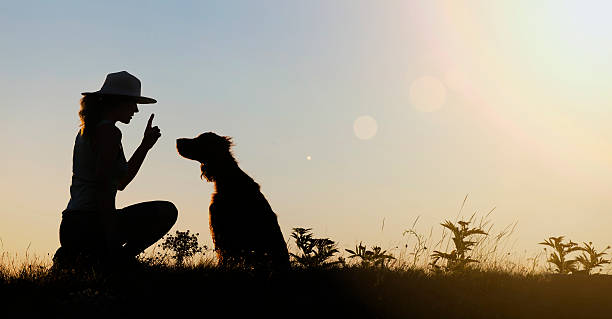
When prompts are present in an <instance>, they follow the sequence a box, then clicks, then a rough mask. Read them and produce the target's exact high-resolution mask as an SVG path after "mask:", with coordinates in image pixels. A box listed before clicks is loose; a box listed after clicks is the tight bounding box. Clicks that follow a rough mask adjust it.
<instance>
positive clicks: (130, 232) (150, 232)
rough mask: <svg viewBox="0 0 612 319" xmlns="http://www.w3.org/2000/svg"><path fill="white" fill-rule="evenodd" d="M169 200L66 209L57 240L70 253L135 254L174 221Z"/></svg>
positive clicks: (161, 234) (175, 211)
mask: <svg viewBox="0 0 612 319" xmlns="http://www.w3.org/2000/svg"><path fill="white" fill-rule="evenodd" d="M177 216H178V210H177V209H176V207H175V206H174V204H172V203H171V202H167V201H151V202H144V203H138V204H134V205H130V206H127V207H124V208H121V209H118V210H116V211H115V212H112V213H107V214H103V213H98V212H84V211H83V212H81V211H65V212H64V213H63V214H62V222H61V224H60V232H59V237H60V244H61V246H62V247H63V249H65V250H66V251H69V252H71V253H77V254H78V253H86V254H93V255H98V256H112V255H116V254H120V255H122V256H126V257H134V256H136V255H138V254H140V253H141V252H143V251H144V250H145V249H146V248H147V247H149V246H151V245H153V244H154V243H155V242H156V241H158V240H159V239H161V238H162V237H163V236H164V235H165V234H166V233H167V232H168V231H169V230H170V228H172V226H173V225H174V223H175V222H176V219H177Z"/></svg>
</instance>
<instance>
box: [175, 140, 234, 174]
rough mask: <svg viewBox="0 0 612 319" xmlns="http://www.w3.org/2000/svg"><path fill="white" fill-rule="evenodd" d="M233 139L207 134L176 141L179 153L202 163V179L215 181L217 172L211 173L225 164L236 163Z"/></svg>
mask: <svg viewBox="0 0 612 319" xmlns="http://www.w3.org/2000/svg"><path fill="white" fill-rule="evenodd" d="M232 146H233V143H232V138H231V137H229V136H219V135H217V134H215V133H213V132H206V133H202V134H200V135H198V136H197V137H196V138H179V139H177V140H176V149H177V151H178V153H179V154H180V155H181V156H183V157H185V158H187V159H190V160H194V161H198V162H200V167H201V169H202V177H205V178H206V180H208V181H214V174H215V172H213V171H211V169H212V170H214V169H215V168H219V167H221V166H223V165H224V164H229V163H235V160H234V157H233V156H232V152H231V148H232Z"/></svg>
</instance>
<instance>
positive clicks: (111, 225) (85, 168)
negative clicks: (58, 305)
mask: <svg viewBox="0 0 612 319" xmlns="http://www.w3.org/2000/svg"><path fill="white" fill-rule="evenodd" d="M82 95H83V98H81V109H80V111H79V117H80V119H81V129H80V130H79V132H78V134H77V136H76V140H75V143H74V151H73V157H72V185H71V186H70V201H69V202H68V206H67V208H66V209H65V210H64V211H63V212H62V222H61V224H60V231H59V237H60V244H61V247H60V248H59V249H58V251H57V252H56V254H55V256H54V258H53V261H54V264H56V265H58V266H59V267H62V265H65V266H69V267H72V264H74V263H75V262H77V261H84V260H86V261H94V262H95V263H102V264H104V265H109V264H110V265H118V264H119V265H120V264H122V263H124V262H129V261H134V260H135V258H134V257H135V256H136V255H138V254H139V253H141V252H142V251H144V250H145V249H146V248H147V247H149V246H150V245H152V244H153V243H155V242H156V241H157V240H159V239H160V238H161V237H163V236H164V235H165V234H166V233H167V232H168V231H169V230H170V228H171V227H172V225H174V223H175V222H176V218H177V215H178V211H177V209H176V207H175V206H174V204H172V203H171V202H168V201H151V202H143V203H138V204H135V205H131V206H127V207H124V208H121V209H117V208H116V206H115V196H116V194H117V190H123V189H125V187H126V186H127V185H128V184H129V183H130V182H131V181H132V179H133V178H134V177H135V176H136V173H138V170H139V169H140V166H141V165H142V162H143V161H144V159H145V156H146V155H147V152H148V151H149V150H150V149H151V148H152V147H153V145H155V143H156V142H157V140H158V139H159V137H160V136H161V133H160V130H159V128H158V127H157V126H152V123H153V114H151V117H150V118H149V121H148V123H147V127H146V128H145V131H144V137H143V139H142V142H141V143H140V146H138V148H137V149H136V151H135V152H134V154H133V155H132V157H131V158H130V159H129V161H128V160H126V158H125V155H124V153H123V147H122V146H121V131H120V130H119V129H118V128H117V127H116V126H115V123H116V122H117V121H119V122H121V123H124V124H128V123H130V120H131V119H132V116H133V115H134V113H137V112H138V106H137V104H152V103H156V102H157V101H156V100H154V99H152V98H148V97H143V96H141V95H140V81H139V80H138V79H137V78H136V77H135V76H133V75H131V74H129V73H128V72H125V71H122V72H117V73H111V74H108V75H107V76H106V80H105V81H104V84H103V85H102V88H101V89H100V90H99V91H96V92H86V93H82Z"/></svg>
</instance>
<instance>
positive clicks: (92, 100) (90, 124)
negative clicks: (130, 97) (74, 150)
mask: <svg viewBox="0 0 612 319" xmlns="http://www.w3.org/2000/svg"><path fill="white" fill-rule="evenodd" d="M123 99H125V97H123V96H115V95H97V94H88V95H85V96H83V97H82V98H81V109H80V110H79V118H80V119H81V125H80V126H81V135H82V136H83V137H87V138H89V137H92V136H93V135H94V132H95V128H96V124H98V123H99V122H100V121H101V120H102V115H103V114H104V111H106V110H109V109H110V108H112V107H113V106H114V105H116V104H117V102H119V101H121V100H123Z"/></svg>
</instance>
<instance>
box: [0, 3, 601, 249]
mask: <svg viewBox="0 0 612 319" xmlns="http://www.w3.org/2000/svg"><path fill="white" fill-rule="evenodd" d="M459 3H460V2H459V1H356V0H350V1H349V0H346V1H217V2H212V1H193V2H186V1H142V2H138V1H102V2H100V1H97V2H90V1H88V2H84V1H52V2H51V1H4V2H2V3H0V39H2V41H1V42H0V57H1V58H0V70H1V71H0V105H1V108H0V130H1V131H0V133H1V134H0V145H1V146H2V150H3V151H2V156H1V157H0V170H1V176H2V178H1V179H0V194H1V199H2V200H1V203H2V208H1V209H0V239H1V244H0V252H8V253H10V254H21V255H23V254H25V253H26V251H28V252H29V253H30V254H36V255H38V256H42V257H45V256H47V254H48V253H52V252H54V251H55V249H57V247H58V246H59V240H58V227H59V223H60V220H61V212H62V210H63V209H64V208H65V207H66V204H67V203H68V199H69V186H70V178H71V166H72V163H71V161H72V147H73V143H74V138H75V135H76V133H77V131H78V129H79V118H78V114H77V112H78V101H79V98H80V97H81V95H80V93H81V92H86V91H96V90H98V89H99V88H100V86H101V85H102V82H103V81H104V77H105V76H106V74H107V73H110V72H116V71H121V70H127V71H128V72H130V73H132V74H134V75H136V76H137V77H139V78H140V79H141V81H142V92H143V95H145V96H151V97H153V98H156V99H157V100H158V103H157V104H154V105H143V106H141V107H140V113H138V114H137V115H136V116H135V117H134V120H133V121H132V123H130V125H128V126H126V125H123V124H118V125H117V126H118V127H119V128H120V129H121V130H122V132H123V146H124V148H125V150H126V155H127V156H130V155H131V154H132V152H133V151H134V149H135V148H136V146H137V145H138V144H139V142H140V140H141V138H142V133H143V131H144V128H145V125H146V121H147V119H148V118H149V115H150V114H151V113H155V120H154V125H158V126H159V127H160V129H161V131H162V137H161V139H160V140H159V142H158V143H157V145H156V146H155V147H154V148H153V150H152V151H151V152H150V153H149V155H148V158H147V159H146V161H145V163H144V164H143V166H142V168H141V170H140V172H139V175H138V176H137V177H136V179H135V180H134V181H133V182H132V184H130V185H129V186H128V187H127V189H126V190H125V191H123V192H119V194H118V196H117V201H118V202H117V203H118V206H119V207H123V206H126V205H129V204H133V203H137V202H141V201H148V200H155V199H164V200H170V201H172V202H173V203H174V204H175V205H176V206H177V207H178V209H179V219H178V221H177V223H176V225H175V226H174V228H173V229H172V232H174V230H186V229H189V230H191V231H192V232H199V233H200V239H201V241H202V242H203V243H206V244H209V245H210V243H211V239H210V234H209V232H208V204H209V200H210V194H211V192H212V190H213V187H212V184H209V183H206V182H205V181H203V180H201V179H200V171H199V165H198V164H197V163H196V162H193V161H188V160H186V159H184V158H181V157H179V156H178V154H177V153H176V148H175V139H176V138H178V137H193V136H195V135H197V134H199V133H202V132H205V131H214V132H217V133H218V134H222V135H229V136H232V137H233V138H234V141H235V144H236V146H235V148H234V153H235V155H236V157H237V158H238V161H239V163H240V165H241V167H242V169H243V170H245V171H246V172H247V173H248V174H249V175H251V176H252V177H253V178H254V179H255V180H256V181H257V182H258V183H259V184H260V185H261V189H262V192H263V193H264V194H265V195H266V197H267V198H268V200H269V202H270V204H271V205H272V207H273V208H274V210H275V212H276V213H277V215H278V217H279V223H280V225H281V228H282V230H283V233H284V235H285V239H289V234H290V232H291V228H293V227H312V228H313V229H314V233H315V235H317V236H328V237H331V238H332V239H334V240H336V241H338V242H339V244H340V246H341V247H342V248H351V247H354V245H355V244H357V243H359V242H360V241H363V242H364V243H366V244H368V245H373V244H377V245H381V246H383V248H392V247H394V246H396V245H403V244H404V243H406V241H407V237H404V236H402V232H403V231H404V230H405V229H407V228H409V227H410V226H411V225H412V222H413V221H414V220H415V218H416V217H417V216H420V219H419V223H418V224H417V228H418V229H419V230H421V231H422V232H424V233H428V232H429V230H430V228H432V227H433V228H434V229H436V230H437V229H441V226H439V223H440V222H443V221H444V220H445V219H451V220H456V218H457V214H458V212H459V208H460V206H461V203H462V201H463V199H464V197H465V196H466V194H469V197H468V200H467V203H466V207H465V208H464V210H463V213H462V215H463V216H469V215H471V214H472V213H474V212H478V214H479V215H482V214H485V213H487V212H488V211H490V210H491V209H493V208H495V211H494V212H493V213H492V215H491V219H492V221H493V222H494V224H495V225H496V226H499V227H497V228H499V229H501V228H503V227H504V226H506V225H508V224H511V223H513V222H516V221H518V226H517V232H516V235H515V240H516V243H515V244H514V245H515V250H516V251H524V250H528V251H533V250H538V249H540V248H541V247H538V245H537V243H538V242H540V241H542V240H543V239H544V238H547V237H549V236H558V235H566V236H568V237H569V238H570V239H572V240H574V241H576V242H583V241H587V242H588V241H592V242H593V243H594V244H595V246H596V247H605V246H607V245H609V244H612V236H611V235H610V232H611V231H610V229H611V228H612V197H611V196H610V195H611V194H610V192H611V191H612V143H611V141H612V126H611V125H610V124H611V123H612V76H611V75H612V62H611V59H610V57H611V56H612V41H610V40H611V39H612V20H611V19H610V18H609V16H608V15H609V13H610V12H611V11H612V4H610V2H606V1H598V2H595V1H593V2H584V1H463V2H461V4H459ZM383 220H384V227H382V224H383ZM28 246H29V248H28Z"/></svg>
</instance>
